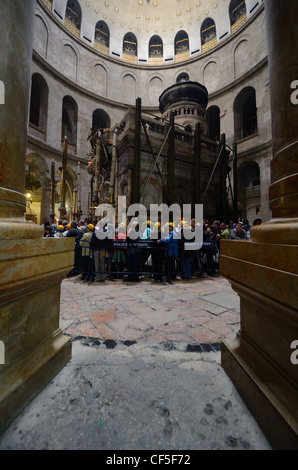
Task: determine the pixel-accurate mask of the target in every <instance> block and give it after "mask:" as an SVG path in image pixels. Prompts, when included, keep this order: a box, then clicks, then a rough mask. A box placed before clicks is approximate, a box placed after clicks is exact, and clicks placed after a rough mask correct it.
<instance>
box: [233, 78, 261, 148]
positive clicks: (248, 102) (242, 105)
mask: <svg viewBox="0 0 298 470" xmlns="http://www.w3.org/2000/svg"><path fill="white" fill-rule="evenodd" d="M234 123H235V140H238V139H242V138H244V137H248V136H250V135H253V134H255V133H256V132H257V106H256V92H255V90H254V88H252V87H246V88H244V89H243V90H241V91H240V93H239V94H238V95H237V97H236V99H235V102H234Z"/></svg>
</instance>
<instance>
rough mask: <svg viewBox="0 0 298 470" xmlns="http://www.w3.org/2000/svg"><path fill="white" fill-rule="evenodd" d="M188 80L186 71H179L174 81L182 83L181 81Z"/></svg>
mask: <svg viewBox="0 0 298 470" xmlns="http://www.w3.org/2000/svg"><path fill="white" fill-rule="evenodd" d="M188 81H189V75H188V73H186V72H182V73H180V74H179V75H178V77H177V79H176V83H182V82H188Z"/></svg>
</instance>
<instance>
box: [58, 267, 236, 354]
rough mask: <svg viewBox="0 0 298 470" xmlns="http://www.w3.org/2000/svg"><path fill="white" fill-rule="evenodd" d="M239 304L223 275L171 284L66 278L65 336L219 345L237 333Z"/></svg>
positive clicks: (63, 290) (63, 300)
mask: <svg viewBox="0 0 298 470" xmlns="http://www.w3.org/2000/svg"><path fill="white" fill-rule="evenodd" d="M239 311H240V301H239V297H238V295H237V294H236V293H235V292H234V291H233V290H232V289H231V286H230V284H229V282H228V281H227V280H225V279H224V278H222V277H221V276H219V275H216V276H213V277H207V276H206V275H205V276H204V277H201V278H193V279H191V280H188V281H185V280H176V281H174V283H173V284H166V285H164V284H163V283H160V284H159V283H155V282H153V281H151V280H150V279H149V278H146V279H144V280H142V281H141V282H138V283H128V282H123V281H122V280H120V279H119V280H118V279H117V280H113V281H110V280H106V281H104V282H94V283H92V284H88V283H83V282H82V280H81V278H80V276H77V277H74V278H68V279H66V280H64V281H63V283H62V287H61V323H60V326H61V328H62V330H63V331H64V333H65V334H67V335H71V336H73V337H77V336H84V337H88V338H93V339H98V340H101V341H105V340H113V341H114V342H116V343H118V342H125V341H136V342H140V341H142V342H143V341H145V342H148V341H149V342H161V343H173V342H174V343H177V342H178V343H181V344H185V345H189V344H199V343H203V344H206V343H208V344H210V343H213V344H216V343H219V342H221V340H222V339H223V338H229V337H234V336H235V334H236V332H237V331H238V330H239V321H240V315H239Z"/></svg>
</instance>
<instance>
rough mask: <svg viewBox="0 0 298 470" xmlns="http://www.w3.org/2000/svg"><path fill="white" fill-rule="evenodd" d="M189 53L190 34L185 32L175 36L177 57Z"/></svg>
mask: <svg viewBox="0 0 298 470" xmlns="http://www.w3.org/2000/svg"><path fill="white" fill-rule="evenodd" d="M187 51H189V39H188V34H187V33H186V32H185V31H179V32H178V33H177V34H176V36H175V55H177V54H183V52H187Z"/></svg>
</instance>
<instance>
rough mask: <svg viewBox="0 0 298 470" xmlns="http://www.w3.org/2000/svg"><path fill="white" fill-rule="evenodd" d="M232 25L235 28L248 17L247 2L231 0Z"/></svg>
mask: <svg viewBox="0 0 298 470" xmlns="http://www.w3.org/2000/svg"><path fill="white" fill-rule="evenodd" d="M229 15H230V23H231V26H233V25H234V24H235V23H236V22H237V21H239V20H240V19H241V18H243V16H244V15H246V5H245V0H231V2H230V6H229Z"/></svg>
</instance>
